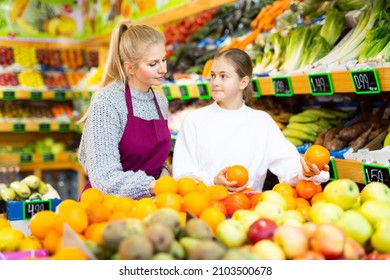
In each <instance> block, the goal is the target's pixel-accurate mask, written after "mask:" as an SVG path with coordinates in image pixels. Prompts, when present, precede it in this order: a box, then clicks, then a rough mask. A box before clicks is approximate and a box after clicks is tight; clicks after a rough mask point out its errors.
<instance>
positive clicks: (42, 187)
mask: <svg viewBox="0 0 390 280" xmlns="http://www.w3.org/2000/svg"><path fill="white" fill-rule="evenodd" d="M48 191H49V187H48V186H47V185H46V183H45V182H43V181H40V182H39V186H38V192H39V193H40V194H41V195H44V194H46V193H47V192H48Z"/></svg>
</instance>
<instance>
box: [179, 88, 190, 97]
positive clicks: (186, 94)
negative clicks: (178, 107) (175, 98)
mask: <svg viewBox="0 0 390 280" xmlns="http://www.w3.org/2000/svg"><path fill="white" fill-rule="evenodd" d="M179 92H180V99H182V100H188V99H191V96H190V90H189V89H188V86H187V85H180V86H179Z"/></svg>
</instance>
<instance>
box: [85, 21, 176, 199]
mask: <svg viewBox="0 0 390 280" xmlns="http://www.w3.org/2000/svg"><path fill="white" fill-rule="evenodd" d="M166 72H167V61H166V49H165V38H164V35H163V34H162V33H161V32H159V31H158V30H156V29H154V28H153V27H150V26H148V25H133V24H131V23H130V22H123V23H120V24H119V25H118V26H117V27H116V28H115V29H114V31H113V33H112V37H111V43H110V47H109V54H108V59H107V61H106V65H105V69H104V73H103V77H102V81H101V84H100V87H99V89H98V90H97V91H96V92H95V93H94V95H93V98H92V100H91V104H90V107H89V109H88V111H87V112H86V114H85V115H84V116H83V118H82V119H81V120H80V122H85V125H84V129H83V133H82V137H81V142H80V147H79V162H80V163H81V165H82V166H83V168H84V169H85V171H86V173H87V175H88V178H89V181H88V184H87V185H86V186H85V188H84V190H85V189H87V188H90V187H93V188H97V189H100V190H102V191H103V192H104V193H110V194H114V195H117V196H125V197H131V198H133V199H140V198H143V197H150V196H152V195H153V194H154V185H155V180H156V179H157V178H159V177H160V176H164V175H168V174H169V169H168V167H167V165H166V164H165V161H166V159H167V156H168V154H169V152H170V150H171V145H172V142H171V135H170V132H169V129H168V124H167V116H168V101H167V99H166V97H165V95H164V94H162V93H159V92H155V91H153V89H152V86H159V85H161V83H162V82H163V79H164V75H165V74H166Z"/></svg>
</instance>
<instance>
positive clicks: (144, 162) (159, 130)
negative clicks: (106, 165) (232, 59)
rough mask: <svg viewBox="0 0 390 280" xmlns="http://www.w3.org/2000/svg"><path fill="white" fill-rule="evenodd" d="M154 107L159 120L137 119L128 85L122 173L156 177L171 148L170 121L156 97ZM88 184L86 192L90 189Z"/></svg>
mask: <svg viewBox="0 0 390 280" xmlns="http://www.w3.org/2000/svg"><path fill="white" fill-rule="evenodd" d="M152 92H153V100H154V104H155V105H156V107H157V111H158V115H159V117H160V118H159V119H156V120H144V119H141V118H138V117H136V116H134V113H133V103H132V100H131V91H130V88H129V85H128V84H127V83H126V88H125V95H126V105H127V110H128V114H127V123H126V126H125V130H124V132H123V135H122V138H121V141H120V142H119V154H120V161H121V164H122V168H123V171H129V170H133V171H134V172H137V171H139V170H142V171H144V172H145V173H146V174H147V175H148V176H153V177H155V178H156V177H157V176H158V175H159V174H160V171H161V168H162V166H163V164H164V162H165V160H166V159H167V156H168V154H169V152H170V150H171V147H172V141H171V134H170V132H169V129H168V123H167V120H165V119H164V117H163V115H162V113H161V110H160V106H159V105H158V102H157V99H156V95H155V94H154V91H153V90H152ZM91 187H92V186H91V184H90V182H89V181H88V183H87V184H86V186H85V187H84V189H83V191H84V190H86V189H89V188H91Z"/></svg>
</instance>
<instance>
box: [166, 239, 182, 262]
mask: <svg viewBox="0 0 390 280" xmlns="http://www.w3.org/2000/svg"><path fill="white" fill-rule="evenodd" d="M168 253H169V254H170V255H172V256H173V257H174V258H175V259H176V260H184V259H185V257H186V251H185V250H184V248H183V246H182V245H181V244H180V242H179V241H177V240H173V242H172V244H171V247H170V248H169V251H168Z"/></svg>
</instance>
